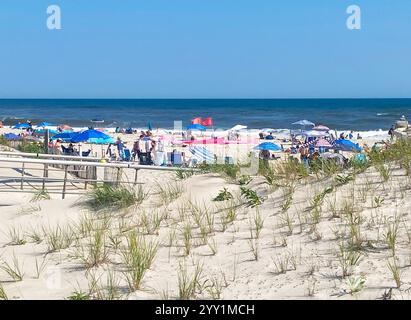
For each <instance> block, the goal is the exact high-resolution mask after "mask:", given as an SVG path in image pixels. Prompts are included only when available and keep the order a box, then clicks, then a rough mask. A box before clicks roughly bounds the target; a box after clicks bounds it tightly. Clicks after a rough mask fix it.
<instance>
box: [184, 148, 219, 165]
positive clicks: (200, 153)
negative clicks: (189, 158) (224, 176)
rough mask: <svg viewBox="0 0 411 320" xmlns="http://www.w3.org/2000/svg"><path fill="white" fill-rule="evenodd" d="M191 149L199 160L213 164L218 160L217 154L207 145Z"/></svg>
mask: <svg viewBox="0 0 411 320" xmlns="http://www.w3.org/2000/svg"><path fill="white" fill-rule="evenodd" d="M189 151H190V152H191V154H192V155H193V157H195V158H196V159H197V160H198V161H199V162H202V163H207V164H212V163H215V161H216V159H215V155H214V154H213V153H211V151H209V150H208V149H207V148H206V147H200V146H195V147H191V148H190V149H189Z"/></svg>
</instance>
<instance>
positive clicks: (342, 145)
mask: <svg viewBox="0 0 411 320" xmlns="http://www.w3.org/2000/svg"><path fill="white" fill-rule="evenodd" d="M334 147H335V149H338V150H342V151H355V152H361V151H362V148H361V147H360V146H359V145H358V144H356V143H354V142H352V141H350V140H344V139H338V140H335V141H334Z"/></svg>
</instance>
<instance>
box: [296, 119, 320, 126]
mask: <svg viewBox="0 0 411 320" xmlns="http://www.w3.org/2000/svg"><path fill="white" fill-rule="evenodd" d="M293 124H294V125H299V126H303V127H305V126H313V127H314V126H315V123H313V122H311V121H308V120H300V121H297V122H294V123H293Z"/></svg>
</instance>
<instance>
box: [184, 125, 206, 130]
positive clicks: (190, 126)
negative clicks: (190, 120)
mask: <svg viewBox="0 0 411 320" xmlns="http://www.w3.org/2000/svg"><path fill="white" fill-rule="evenodd" d="M206 129H207V128H206V127H204V126H202V125H201V124H190V125H188V126H187V130H202V131H204V130H206Z"/></svg>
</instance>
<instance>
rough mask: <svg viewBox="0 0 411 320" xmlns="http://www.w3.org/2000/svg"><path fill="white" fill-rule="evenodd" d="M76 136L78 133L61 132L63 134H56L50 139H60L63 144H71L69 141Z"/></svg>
mask: <svg viewBox="0 0 411 320" xmlns="http://www.w3.org/2000/svg"><path fill="white" fill-rule="evenodd" d="M76 135H78V132H63V133H58V134H56V135H55V136H53V137H52V138H51V139H52V140H57V139H60V140H62V141H64V142H71V139H72V138H73V137H74V136H76Z"/></svg>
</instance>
